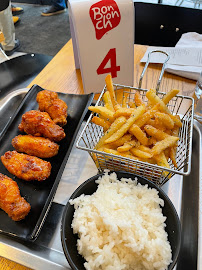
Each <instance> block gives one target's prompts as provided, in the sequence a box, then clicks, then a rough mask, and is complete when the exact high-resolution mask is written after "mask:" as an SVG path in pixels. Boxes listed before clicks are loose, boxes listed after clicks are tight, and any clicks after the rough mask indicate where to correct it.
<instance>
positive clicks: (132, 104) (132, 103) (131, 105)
mask: <svg viewBox="0 0 202 270" xmlns="http://www.w3.org/2000/svg"><path fill="white" fill-rule="evenodd" d="M128 105H129V106H130V108H134V109H135V108H136V106H135V103H134V102H132V101H129V102H128Z"/></svg>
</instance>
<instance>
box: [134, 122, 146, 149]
mask: <svg viewBox="0 0 202 270" xmlns="http://www.w3.org/2000/svg"><path fill="white" fill-rule="evenodd" d="M129 132H130V133H131V134H133V135H134V136H135V137H136V138H137V139H138V141H139V142H140V143H141V144H143V145H148V138H147V136H146V134H145V133H144V131H143V130H141V128H140V127H138V126H137V125H135V124H133V125H132V127H131V128H130V130H129Z"/></svg>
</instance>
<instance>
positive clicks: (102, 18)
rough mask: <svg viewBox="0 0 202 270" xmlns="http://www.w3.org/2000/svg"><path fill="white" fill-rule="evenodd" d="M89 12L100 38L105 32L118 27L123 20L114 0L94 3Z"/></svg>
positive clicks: (96, 33) (97, 35)
mask: <svg viewBox="0 0 202 270" xmlns="http://www.w3.org/2000/svg"><path fill="white" fill-rule="evenodd" d="M89 13H90V17H91V20H92V22H93V25H94V27H95V35H96V38H97V39H98V40H99V39H101V38H102V37H103V36H104V34H106V33H107V32H109V31H110V30H112V29H113V28H115V27H117V25H118V24H119V23H120V21H121V13H120V11H119V8H118V5H117V3H116V2H115V1H114V0H102V1H99V2H97V3H95V4H93V5H92V6H91V7H90V10H89Z"/></svg>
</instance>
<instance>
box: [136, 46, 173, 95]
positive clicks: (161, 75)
mask: <svg viewBox="0 0 202 270" xmlns="http://www.w3.org/2000/svg"><path fill="white" fill-rule="evenodd" d="M155 52H158V53H163V54H165V55H167V58H166V60H165V61H164V63H163V67H162V69H161V74H160V76H159V80H158V82H157V86H156V91H157V92H158V91H159V87H160V83H161V80H162V77H163V73H164V70H165V66H166V63H167V62H168V60H169V59H170V55H169V54H168V53H167V52H164V51H160V50H155V51H151V52H149V53H148V57H147V62H146V64H145V66H144V69H143V71H142V74H141V76H140V80H139V88H141V86H142V80H143V77H144V74H145V71H146V69H147V67H148V65H149V60H150V56H151V54H152V53H155Z"/></svg>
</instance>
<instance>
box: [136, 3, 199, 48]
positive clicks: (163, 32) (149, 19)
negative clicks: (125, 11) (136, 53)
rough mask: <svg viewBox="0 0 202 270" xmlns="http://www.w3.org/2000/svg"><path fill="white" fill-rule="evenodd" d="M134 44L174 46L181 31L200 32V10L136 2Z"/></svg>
mask: <svg viewBox="0 0 202 270" xmlns="http://www.w3.org/2000/svg"><path fill="white" fill-rule="evenodd" d="M134 6H135V42H134V43H135V44H142V45H150V46H164V47H174V46H175V45H176V43H177V42H178V40H179V39H180V37H181V36H182V34H183V33H187V32H197V33H199V34H202V21H201V19H202V10H198V9H192V8H184V7H177V6H168V5H160V4H150V3H142V2H137V3H134Z"/></svg>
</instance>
